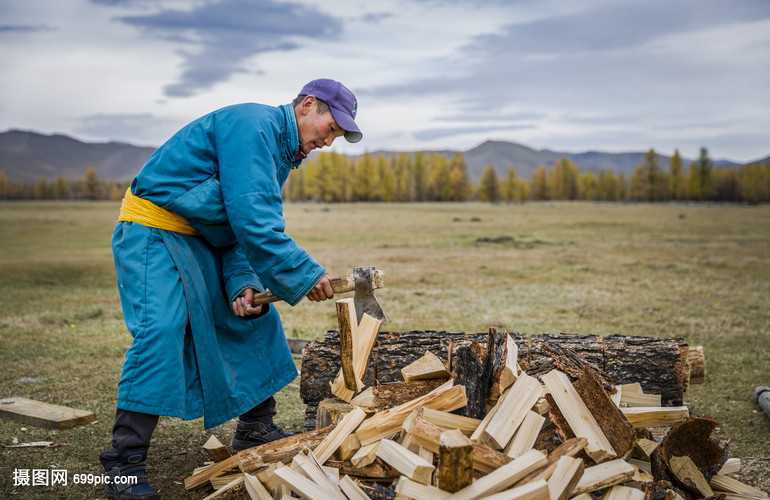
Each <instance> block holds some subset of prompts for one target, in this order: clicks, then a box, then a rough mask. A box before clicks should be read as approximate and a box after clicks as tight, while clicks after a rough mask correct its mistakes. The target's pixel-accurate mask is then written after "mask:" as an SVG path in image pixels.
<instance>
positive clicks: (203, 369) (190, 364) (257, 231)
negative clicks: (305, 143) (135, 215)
mask: <svg viewBox="0 0 770 500" xmlns="http://www.w3.org/2000/svg"><path fill="white" fill-rule="evenodd" d="M298 149H299V133H298V130H297V124H296V119H295V116H294V109H293V107H292V106H291V105H284V106H279V107H271V106H264V105H260V104H238V105H234V106H229V107H226V108H223V109H220V110H217V111H214V112H213V113H210V114H208V115H206V116H203V117H201V118H199V119H198V120H195V121H194V122H192V123H190V124H189V125H187V126H185V127H184V128H183V129H181V130H180V131H179V132H177V133H176V134H175V135H174V136H173V137H171V138H170V139H169V140H168V141H167V142H166V143H165V144H164V145H163V146H161V147H160V148H159V149H158V150H157V151H156V152H155V153H154V154H153V155H152V156H151V157H150V158H149V160H148V161H147V163H146V164H145V165H144V167H143V168H142V170H141V171H140V172H139V173H138V174H137V176H136V177H135V178H134V180H133V182H132V184H131V191H132V193H133V194H134V195H136V196H138V197H140V198H145V199H147V200H150V201H152V202H153V203H155V204H156V205H158V206H160V207H163V208H165V209H167V210H170V211H173V212H175V213H177V214H179V215H181V216H182V217H184V218H185V219H186V220H187V221H188V222H189V223H190V225H192V226H193V227H194V228H195V229H196V231H197V232H198V233H199V234H200V236H186V235H182V234H179V233H175V232H171V231H166V230H162V229H155V228H150V227H146V226H143V225H141V224H138V223H135V222H119V223H118V225H117V227H116V228H115V232H114V234H113V238H112V248H113V255H114V258H115V269H116V273H117V279H118V289H119V292H120V299H121V304H122V306H123V314H124V317H125V321H126V326H127V327H128V329H129V331H130V333H131V335H132V336H133V337H134V340H133V343H132V345H131V347H130V348H129V349H128V351H127V352H126V357H125V362H124V364H123V373H122V375H121V378H120V383H119V386H118V401H117V407H118V408H121V409H125V410H132V411H137V412H142V413H149V414H153V415H167V416H174V417H181V418H184V419H193V418H198V417H200V416H201V415H203V416H204V426H205V427H206V428H210V427H213V426H216V425H219V424H221V423H223V422H226V421H227V420H230V419H231V418H234V417H236V416H238V415H240V414H242V413H244V412H245V411H247V410H249V409H251V408H253V407H254V406H256V405H257V404H259V403H261V402H262V401H264V400H265V399H267V398H268V397H270V396H272V395H273V394H274V393H276V392H277V391H278V390H280V389H281V388H282V387H284V386H285V385H286V384H288V383H289V382H291V381H292V380H293V379H294V378H296V376H297V369H296V366H295V365H294V360H293V359H292V356H291V352H290V351H289V347H288V344H287V342H286V337H285V336H284V332H283V327H282V326H281V320H280V317H279V315H278V311H277V310H276V309H275V308H272V307H267V308H266V310H265V309H264V308H265V306H263V313H262V314H261V315H259V316H258V317H253V318H249V319H243V318H239V317H238V316H236V315H235V314H234V313H233V312H232V308H231V303H232V301H233V300H234V299H235V298H236V297H237V296H238V294H239V293H241V292H242V291H243V290H244V289H246V288H248V287H251V288H254V289H256V290H259V291H261V290H264V289H266V288H269V289H270V290H271V291H272V292H273V293H274V294H275V295H277V296H278V297H279V298H281V299H282V300H284V301H286V302H288V303H289V304H291V305H295V304H296V303H297V302H299V301H300V300H301V299H302V298H303V297H304V296H305V295H307V294H308V293H309V292H310V290H311V289H312V288H313V286H314V285H315V284H316V283H317V282H318V281H319V280H320V279H321V278H322V277H323V276H324V274H325V270H324V269H323V267H322V266H320V265H319V264H318V263H316V262H315V261H314V260H313V259H312V258H311V257H310V256H309V255H308V254H307V253H306V252H305V251H304V250H303V249H302V248H300V247H299V246H297V244H296V243H295V242H294V240H292V239H291V238H290V237H289V236H287V235H286V234H285V232H284V229H285V222H284V219H283V208H282V202H281V194H282V188H283V184H284V182H285V181H286V178H287V177H288V175H289V172H290V171H291V169H292V168H294V167H297V166H299V163H300V161H301V160H300V161H297V160H296V159H295V154H296V152H297V151H298Z"/></svg>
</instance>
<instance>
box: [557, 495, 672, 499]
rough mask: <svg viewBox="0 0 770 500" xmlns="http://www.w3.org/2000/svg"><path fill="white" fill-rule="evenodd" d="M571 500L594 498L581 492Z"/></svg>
mask: <svg viewBox="0 0 770 500" xmlns="http://www.w3.org/2000/svg"><path fill="white" fill-rule="evenodd" d="M571 500H594V497H592V496H591V495H589V494H588V493H581V494H580V495H575V496H574V497H572V499H571ZM667 500H671V499H667Z"/></svg>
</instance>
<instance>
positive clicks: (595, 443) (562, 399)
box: [541, 370, 617, 463]
mask: <svg viewBox="0 0 770 500" xmlns="http://www.w3.org/2000/svg"><path fill="white" fill-rule="evenodd" d="M541 379H542V380H543V383H544V384H545V385H546V387H547V388H548V391H549V392H550V395H551V397H552V398H553V400H554V403H555V404H556V406H557V407H558V409H559V411H560V413H561V415H562V416H563V417H564V419H565V420H566V422H567V423H568V424H569V427H570V429H571V430H572V433H573V434H574V435H575V436H577V437H584V438H586V439H587V440H588V445H587V446H586V453H587V454H588V456H589V457H591V458H592V459H593V460H594V462H596V463H601V462H603V461H605V460H609V459H611V458H614V457H616V456H617V454H616V453H615V450H614V449H613V448H612V445H611V444H610V442H609V440H608V439H607V437H606V436H605V435H604V432H602V430H601V427H599V423H598V422H597V421H596V419H595V418H594V416H593V415H592V414H591V412H590V411H589V410H588V407H586V405H585V403H584V402H583V400H582V399H581V398H580V396H579V395H578V393H577V391H576V390H575V388H574V387H573V386H572V383H571V382H570V381H569V378H568V377H567V376H566V375H565V374H564V373H562V372H560V371H557V370H551V371H550V372H548V373H546V374H545V375H542V376H541ZM552 410H553V409H551V410H550V411H552Z"/></svg>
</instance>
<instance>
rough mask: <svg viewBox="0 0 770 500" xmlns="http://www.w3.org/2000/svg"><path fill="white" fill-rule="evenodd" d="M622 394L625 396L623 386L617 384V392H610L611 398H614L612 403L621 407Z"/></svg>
mask: <svg viewBox="0 0 770 500" xmlns="http://www.w3.org/2000/svg"><path fill="white" fill-rule="evenodd" d="M622 396H623V386H621V385H616V386H615V392H614V393H612V394H610V399H611V400H612V404H614V405H615V406H618V407H620V398H621V397H622ZM624 406H625V405H624Z"/></svg>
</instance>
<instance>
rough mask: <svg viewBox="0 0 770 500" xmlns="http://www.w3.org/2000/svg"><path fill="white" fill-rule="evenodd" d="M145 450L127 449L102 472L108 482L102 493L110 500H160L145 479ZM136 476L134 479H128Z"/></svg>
mask: <svg viewBox="0 0 770 500" xmlns="http://www.w3.org/2000/svg"><path fill="white" fill-rule="evenodd" d="M146 461H147V450H132V451H127V452H125V453H124V454H123V456H122V457H120V463H118V464H117V465H115V466H114V467H112V469H110V470H108V471H107V472H105V473H104V475H105V476H107V478H109V479H108V480H109V483H106V481H105V483H106V484H105V486H104V494H105V495H107V498H111V499H112V500H160V495H159V494H158V492H157V491H155V488H153V487H152V486H150V483H149V482H148V481H147V472H146V471H145V462H146ZM128 478H136V479H128Z"/></svg>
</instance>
